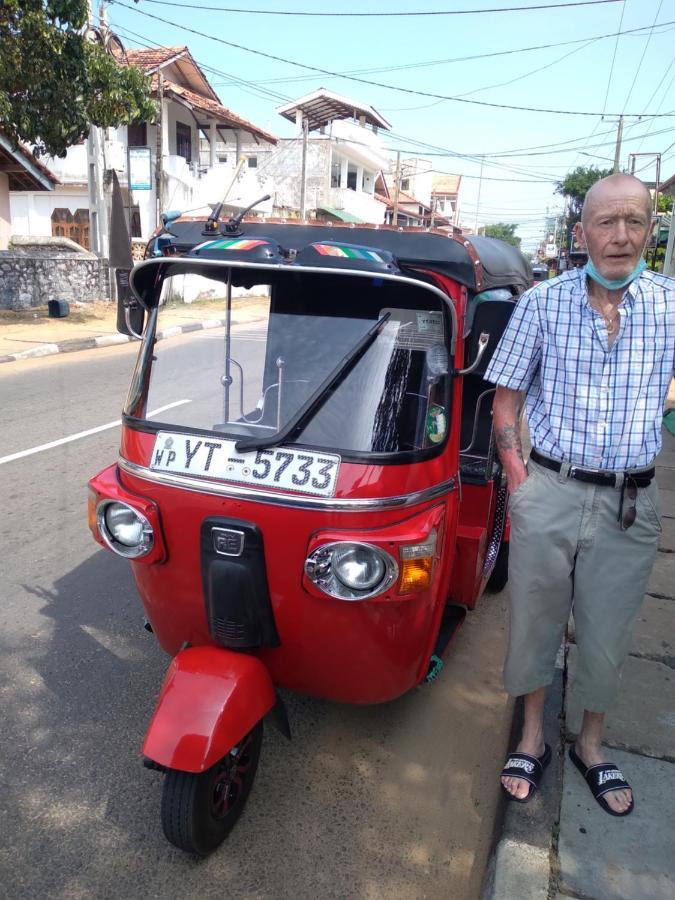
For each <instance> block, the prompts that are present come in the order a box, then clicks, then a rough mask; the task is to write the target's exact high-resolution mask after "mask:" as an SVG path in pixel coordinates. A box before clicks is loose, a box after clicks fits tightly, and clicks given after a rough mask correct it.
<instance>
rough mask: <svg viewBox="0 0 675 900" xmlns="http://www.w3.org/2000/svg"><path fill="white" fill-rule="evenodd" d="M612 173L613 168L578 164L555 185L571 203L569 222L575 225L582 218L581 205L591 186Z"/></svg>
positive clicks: (557, 191) (557, 192)
mask: <svg viewBox="0 0 675 900" xmlns="http://www.w3.org/2000/svg"><path fill="white" fill-rule="evenodd" d="M611 174H612V170H611V169H598V168H596V166H577V168H576V169H573V170H572V171H571V172H568V174H567V175H566V176H565V177H564V178H563V180H562V181H559V182H558V183H557V184H556V186H555V193H556V194H562V196H563V197H565V198H566V199H567V201H568V204H569V207H568V208H569V212H568V215H567V219H568V224H569V225H570V226H571V225H574V224H575V223H576V222H578V221H579V219H580V218H581V207H582V206H583V205H584V197H585V196H586V194H587V193H588V190H589V188H590V187H591V186H592V185H594V184H595V182H596V181H600V179H601V178H606V177H607V176H608V175H611Z"/></svg>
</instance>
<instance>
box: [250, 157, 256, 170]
mask: <svg viewBox="0 0 675 900" xmlns="http://www.w3.org/2000/svg"><path fill="white" fill-rule="evenodd" d="M248 167H249V169H257V168H258V157H257V156H249V158H248Z"/></svg>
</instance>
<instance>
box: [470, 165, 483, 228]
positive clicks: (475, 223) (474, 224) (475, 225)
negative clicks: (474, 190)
mask: <svg viewBox="0 0 675 900" xmlns="http://www.w3.org/2000/svg"><path fill="white" fill-rule="evenodd" d="M484 162H485V157H484V156H481V158H480V176H479V178H478V197H477V199H476V218H475V220H474V223H473V233H474V234H478V209H479V207H480V191H481V188H482V186H483V163H484Z"/></svg>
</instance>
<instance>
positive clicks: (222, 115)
mask: <svg viewBox="0 0 675 900" xmlns="http://www.w3.org/2000/svg"><path fill="white" fill-rule="evenodd" d="M152 87H153V91H154V90H156V88H157V85H156V83H155V82H154V81H153V86H152ZM164 93H165V94H167V93H171V94H175V95H176V96H177V97H181V98H182V99H183V100H186V101H187V102H188V103H189V104H190V106H194V107H195V108H196V109H201V110H203V111H204V112H206V113H210V114H211V115H213V116H216V118H218V119H222V121H223V123H224V124H226V125H229V126H230V127H231V128H241V129H242V130H244V131H250V132H251V134H255V135H256V136H257V137H261V138H262V139H263V140H264V141H268V142H269V143H270V144H276V143H277V141H278V138H276V137H275V136H274V135H273V134H270V133H269V132H268V131H263V129H262V128H259V127H258V126H257V125H254V124H253V123H252V122H249V121H248V120H247V119H242V118H241V117H240V116H237V115H236V114H235V113H233V112H232V110H230V109H228V108H227V107H226V106H223V105H222V104H220V103H216V101H215V100H211V99H209V98H208V97H203V96H202V95H201V94H196V93H195V92H194V91H191V90H189V89H188V88H185V87H183V86H182V85H180V84H175V83H174V82H173V81H165V82H164Z"/></svg>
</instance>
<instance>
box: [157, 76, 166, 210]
mask: <svg viewBox="0 0 675 900" xmlns="http://www.w3.org/2000/svg"><path fill="white" fill-rule="evenodd" d="M163 107H164V76H163V75H162V71H161V69H160V70H159V71H158V72H157V142H156V149H155V153H156V157H157V158H156V168H155V182H156V185H157V210H156V216H155V224H156V225H159V224H160V222H161V219H160V217H161V215H162V212H163V211H164V185H163V178H162V150H163V146H164V144H163V138H164V136H163V131H164V125H163V117H164V108H163Z"/></svg>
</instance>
